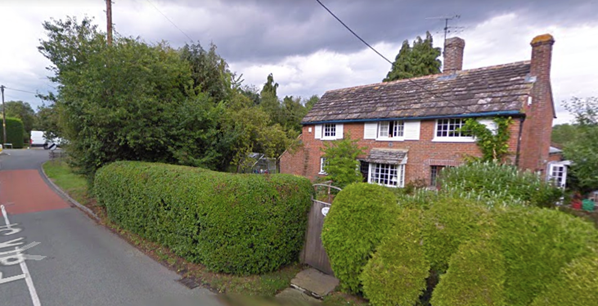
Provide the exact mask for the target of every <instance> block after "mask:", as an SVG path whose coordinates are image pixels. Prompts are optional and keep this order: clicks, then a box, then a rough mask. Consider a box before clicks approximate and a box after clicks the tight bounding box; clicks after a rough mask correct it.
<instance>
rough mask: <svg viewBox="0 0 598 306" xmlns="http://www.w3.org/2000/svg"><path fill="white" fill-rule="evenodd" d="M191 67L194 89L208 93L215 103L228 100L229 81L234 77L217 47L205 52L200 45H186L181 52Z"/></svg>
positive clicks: (211, 46) (212, 45) (214, 46)
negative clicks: (218, 52) (217, 51)
mask: <svg viewBox="0 0 598 306" xmlns="http://www.w3.org/2000/svg"><path fill="white" fill-rule="evenodd" d="M179 52H180V54H181V58H182V59H184V60H185V61H187V62H188V63H189V65H190V67H191V77H192V79H193V87H194V88H197V89H198V90H200V91H201V92H204V93H206V94H207V95H208V96H209V97H211V98H212V99H214V101H215V102H220V101H223V100H225V99H226V96H227V94H228V92H229V88H228V83H227V79H230V78H231V77H232V73H231V72H230V70H229V69H228V64H227V63H226V61H225V60H224V59H223V58H222V57H220V55H218V54H217V53H216V45H214V44H211V45H210V49H209V50H207V51H206V50H205V49H204V48H203V47H202V46H201V45H200V44H199V43H195V44H191V45H189V44H186V45H185V46H183V48H181V50H180V51H179Z"/></svg>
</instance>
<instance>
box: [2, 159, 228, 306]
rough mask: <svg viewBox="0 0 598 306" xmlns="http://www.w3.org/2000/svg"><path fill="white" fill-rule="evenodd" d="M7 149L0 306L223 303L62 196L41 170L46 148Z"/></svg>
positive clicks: (3, 170) (3, 194)
mask: <svg viewBox="0 0 598 306" xmlns="http://www.w3.org/2000/svg"><path fill="white" fill-rule="evenodd" d="M4 152H5V153H9V154H10V155H4V154H3V155H0V204H1V205H4V210H5V211H6V215H3V214H2V211H0V306H28V305H33V306H39V305H44V306H54V305H56V306H67V305H73V306H84V305H93V306H95V305H98V306H112V305H114V306H117V305H118V306H120V305H132V306H137V305H139V306H145V305H148V306H154V305H155V306H162V305H172V306H179V305H180V306H187V305H219V303H218V302H217V300H216V296H215V295H214V294H213V293H211V292H209V291H208V290H207V289H203V288H195V289H193V290H191V289H188V288H187V287H185V286H183V285H182V284H180V283H178V282H177V281H176V280H178V279H179V278H180V277H179V276H178V275H177V274H176V273H174V272H172V271H170V270H168V269H167V268H165V267H164V266H162V265H160V264H159V263H157V262H155V261H153V260H152V259H151V258H149V257H147V256H146V255H145V254H143V253H142V252H140V251H138V250H137V249H135V248H134V247H132V246H131V245H129V244H128V243H127V242H125V241H123V240H122V239H120V238H119V237H118V236H116V235H115V234H113V233H112V232H110V231H109V230H107V229H105V228H104V227H102V226H100V225H98V224H96V223H95V222H94V221H93V220H91V219H90V218H89V217H87V216H86V215H85V214H83V213H82V212H81V211H80V210H78V209H76V208H73V207H71V206H70V205H69V203H68V202H67V201H65V200H64V199H62V198H61V197H60V196H59V195H57V194H56V193H55V192H54V191H53V190H52V189H51V188H50V186H49V185H48V184H47V182H46V181H45V180H44V179H43V178H42V175H41V173H40V172H39V169H40V167H41V164H42V163H43V162H44V161H46V160H47V159H48V151H45V150H38V149H32V150H5V151H4ZM7 221H8V224H10V226H8V227H7V226H6V222H7ZM35 242H39V244H35ZM15 248H16V250H15ZM27 272H29V273H27Z"/></svg>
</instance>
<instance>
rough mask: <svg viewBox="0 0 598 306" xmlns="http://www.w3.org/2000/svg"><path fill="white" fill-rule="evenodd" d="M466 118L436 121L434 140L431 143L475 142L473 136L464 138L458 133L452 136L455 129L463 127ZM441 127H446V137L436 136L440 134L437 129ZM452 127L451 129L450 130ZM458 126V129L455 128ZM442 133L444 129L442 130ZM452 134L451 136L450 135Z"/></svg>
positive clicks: (461, 133)
mask: <svg viewBox="0 0 598 306" xmlns="http://www.w3.org/2000/svg"><path fill="white" fill-rule="evenodd" d="M467 119H468V118H443V119H436V122H435V124H434V138H433V139H432V141H437V142H475V137H473V136H464V135H463V132H458V135H454V134H456V133H457V132H455V130H456V129H459V128H461V127H463V125H465V121H466V120H467ZM441 125H443V126H446V127H447V129H446V136H438V133H439V132H441V130H440V129H439V127H440V126H441ZM451 126H453V127H454V128H453V129H450V128H451ZM457 126H458V127H457ZM443 131H444V129H443ZM451 134H453V135H451Z"/></svg>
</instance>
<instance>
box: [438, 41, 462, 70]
mask: <svg viewBox="0 0 598 306" xmlns="http://www.w3.org/2000/svg"><path fill="white" fill-rule="evenodd" d="M463 49H465V40H463V39H462V38H459V37H451V38H449V39H447V40H446V41H445V42H444V68H443V73H451V74H452V73H455V72H457V71H460V70H462V69H463Z"/></svg>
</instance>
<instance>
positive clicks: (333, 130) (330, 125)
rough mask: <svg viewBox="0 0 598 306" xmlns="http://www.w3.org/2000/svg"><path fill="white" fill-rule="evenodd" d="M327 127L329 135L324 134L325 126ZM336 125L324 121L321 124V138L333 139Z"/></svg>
mask: <svg viewBox="0 0 598 306" xmlns="http://www.w3.org/2000/svg"><path fill="white" fill-rule="evenodd" d="M327 127H328V128H329V130H330V135H328V136H326V128H327ZM336 133H337V127H336V124H335V123H324V124H322V137H321V139H322V140H334V139H336Z"/></svg>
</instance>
